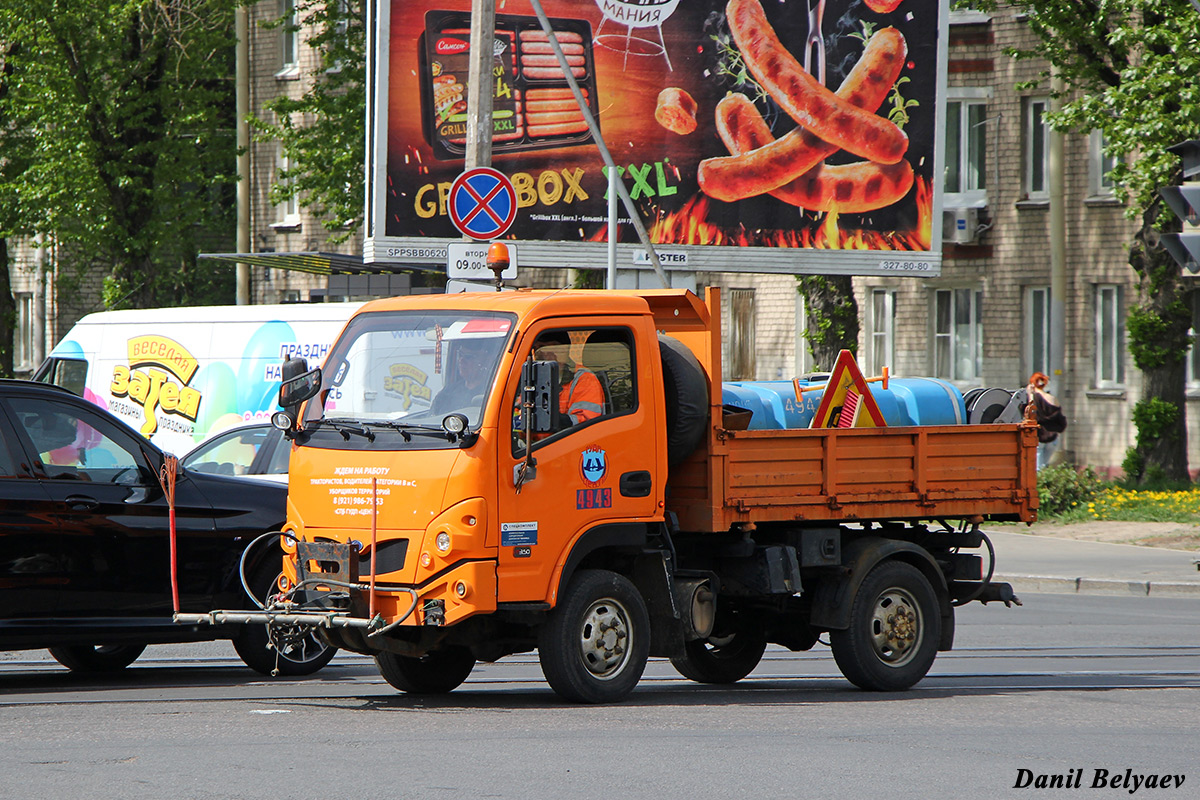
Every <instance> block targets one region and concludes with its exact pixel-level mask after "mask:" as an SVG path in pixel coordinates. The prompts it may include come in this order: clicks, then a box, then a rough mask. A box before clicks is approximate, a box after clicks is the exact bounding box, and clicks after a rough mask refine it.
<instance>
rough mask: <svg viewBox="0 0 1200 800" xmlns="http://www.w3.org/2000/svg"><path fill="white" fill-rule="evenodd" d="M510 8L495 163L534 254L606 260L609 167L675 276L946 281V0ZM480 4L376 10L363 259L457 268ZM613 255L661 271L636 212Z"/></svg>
mask: <svg viewBox="0 0 1200 800" xmlns="http://www.w3.org/2000/svg"><path fill="white" fill-rule="evenodd" d="M541 5H542V7H543V8H544V10H545V14H546V15H547V16H548V17H549V18H550V24H551V27H552V28H553V30H554V34H555V37H556V39H557V41H558V44H559V45H560V48H561V50H562V53H563V55H564V56H565V59H566V62H567V64H566V71H564V69H563V67H562V65H561V63H560V62H559V61H558V58H557V56H556V55H555V54H554V52H553V48H552V47H551V45H550V42H549V41H548V37H547V35H546V32H545V31H544V29H543V27H542V25H541V24H540V21H539V19H538V18H537V16H535V12H534V9H533V7H532V6H531V5H530V3H529V0H496V11H497V15H496V30H495V36H494V39H493V44H492V49H493V78H494V85H492V86H491V87H489V88H490V91H491V92H492V95H493V116H492V124H493V129H494V136H493V150H492V162H491V163H492V166H493V167H494V168H496V169H497V170H499V171H501V172H503V173H504V174H505V175H507V176H508V178H509V179H510V181H511V182H512V184H513V186H514V188H515V190H516V195H517V205H518V210H517V215H516V219H515V221H514V222H513V224H512V227H511V229H510V230H509V231H508V233H507V234H506V235H505V238H506V239H508V240H514V241H515V242H517V244H518V247H519V250H520V257H521V263H522V264H523V265H525V266H548V267H562V266H571V267H577V268H578V267H584V268H586V267H602V266H604V265H605V263H606V261H607V241H608V197H607V194H608V176H607V172H608V170H607V168H606V166H605V162H604V159H603V158H602V154H601V151H600V149H599V147H598V146H597V143H596V141H595V139H594V137H593V134H592V132H591V131H590V130H589V128H588V126H587V125H586V122H585V119H584V115H583V113H582V112H581V110H580V107H579V104H578V103H577V102H576V99H575V97H574V94H573V91H572V89H571V87H570V85H569V83H568V80H567V73H568V72H569V73H570V75H571V76H572V77H574V79H575V81H576V83H577V85H578V87H579V89H580V91H581V93H582V95H583V97H584V101H585V103H586V105H587V108H588V110H589V111H590V112H591V115H592V116H593V117H594V118H595V120H596V121H597V123H598V127H599V131H600V135H601V137H602V138H603V140H604V143H605V144H606V145H607V147H608V149H609V151H610V152H611V153H612V157H613V160H614V162H615V164H616V166H617V170H618V172H619V174H620V175H621V178H622V180H623V181H624V183H625V186H626V188H627V190H628V192H629V194H630V197H631V198H632V199H633V201H634V203H635V204H636V206H637V208H638V211H639V214H640V216H641V218H642V220H643V222H644V224H645V226H646V229H647V231H648V233H649V236H650V239H651V241H652V242H653V243H654V245H655V249H656V251H658V252H660V253H661V254H663V255H664V256H665V257H664V258H663V264H664V266H666V267H667V268H668V269H669V268H672V267H673V268H680V269H689V270H713V271H751V272H782V273H801V272H813V273H826V274H829V273H841V274H914V275H921V276H932V275H937V274H938V273H939V271H940V264H941V253H940V248H941V180H940V175H941V172H942V156H941V151H942V147H941V130H942V124H943V123H942V120H943V109H942V106H943V97H944V87H945V73H946V69H945V64H946V31H947V14H948V11H947V8H946V4H945V2H944V0H829V1H828V2H826V0H810V2H809V3H808V4H807V6H806V5H805V4H804V3H800V2H795V0H791V2H781V0H687V2H681V1H680V0H543V2H542V4H541ZM470 8H471V3H470V0H375V2H374V4H373V5H372V6H370V9H371V11H370V13H371V18H370V20H369V23H370V25H371V32H370V35H371V40H370V47H369V62H370V63H369V64H368V67H369V69H370V70H371V78H372V81H373V84H372V87H371V91H370V92H369V93H368V94H369V99H368V104H369V108H368V131H369V133H368V144H369V146H368V165H367V167H368V176H369V181H368V184H369V185H368V199H367V238H366V243H365V247H364V256H365V260H367V261H368V262H387V261H392V262H403V263H415V264H431V265H432V264H444V263H445V259H446V245H447V244H448V242H450V241H453V240H458V239H460V236H459V234H458V232H457V231H456V230H455V228H454V225H453V222H452V220H451V214H450V210H449V209H448V208H447V199H448V195H449V190H450V187H451V186H452V185H453V183H454V181H455V179H456V178H457V177H458V175H459V174H460V173H461V172H462V171H463V165H464V152H465V145H466V105H467V97H468V93H469V91H470V88H469V86H468V85H467V72H468V59H469V39H470V37H469V29H470ZM619 212H620V220H621V223H620V224H619V226H618V234H617V241H618V266H620V267H622V268H629V267H633V266H635V265H643V268H646V266H645V265H647V264H648V262H647V259H646V253H645V251H644V248H642V247H641V246H640V244H639V239H638V235H637V232H636V230H635V228H634V226H633V225H632V224H631V223H630V221H629V217H628V215H627V214H626V213H625V209H624V208H623V207H621V208H619Z"/></svg>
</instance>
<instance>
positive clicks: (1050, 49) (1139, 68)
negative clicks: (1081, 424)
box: [973, 0, 1200, 480]
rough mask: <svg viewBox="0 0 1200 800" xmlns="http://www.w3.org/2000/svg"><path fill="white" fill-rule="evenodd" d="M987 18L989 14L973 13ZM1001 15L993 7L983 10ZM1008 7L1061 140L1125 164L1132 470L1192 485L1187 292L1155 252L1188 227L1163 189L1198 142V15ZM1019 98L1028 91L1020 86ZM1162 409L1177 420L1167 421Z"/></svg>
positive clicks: (1161, 252)
mask: <svg viewBox="0 0 1200 800" xmlns="http://www.w3.org/2000/svg"><path fill="white" fill-rule="evenodd" d="M973 5H974V6H975V7H980V6H981V3H979V2H976V3H973ZM987 5H988V6H990V7H994V6H995V4H994V3H988V4H987ZM1007 5H1008V6H1010V7H1012V8H1015V9H1017V10H1019V11H1021V12H1023V13H1025V14H1026V15H1028V17H1027V18H1028V24H1029V29H1030V31H1031V32H1032V33H1033V34H1034V36H1035V37H1036V39H1037V44H1036V45H1035V46H1034V47H1032V48H1030V49H1028V50H1021V49H1014V50H1011V51H1010V53H1011V54H1012V55H1014V56H1016V57H1017V58H1040V59H1043V60H1044V61H1046V62H1047V63H1048V64H1049V65H1050V69H1047V70H1046V71H1044V72H1043V73H1042V75H1041V76H1040V77H1039V79H1038V80H1035V81H1033V82H1031V84H1029V85H1030V86H1032V85H1037V84H1039V83H1046V82H1048V81H1049V80H1050V77H1051V71H1052V72H1053V75H1054V76H1055V77H1057V78H1059V79H1060V80H1061V81H1062V82H1063V85H1064V86H1065V89H1066V91H1065V92H1064V93H1063V105H1062V109H1061V111H1060V112H1058V113H1055V114H1050V115H1047V120H1048V121H1049V123H1050V124H1051V125H1052V126H1053V127H1054V128H1055V129H1056V130H1060V131H1077V132H1087V131H1091V130H1099V131H1101V132H1102V133H1103V135H1104V140H1105V143H1106V144H1105V146H1106V149H1107V153H1108V154H1109V155H1111V156H1115V157H1117V166H1116V168H1115V169H1114V170H1113V172H1112V178H1113V180H1114V182H1115V183H1116V186H1117V192H1118V196H1119V197H1120V198H1121V199H1122V200H1123V201H1125V202H1126V204H1127V213H1128V215H1129V216H1130V217H1131V218H1134V219H1137V218H1140V219H1141V223H1142V224H1141V228H1140V230H1139V231H1138V233H1137V234H1136V236H1135V237H1134V241H1133V242H1132V243H1131V244H1130V256H1129V263H1130V265H1131V266H1132V267H1133V270H1134V272H1135V273H1137V277H1138V284H1139V292H1138V298H1137V301H1136V302H1135V303H1132V304H1131V307H1130V310H1129V321H1128V326H1127V330H1128V334H1129V350H1130V354H1131V356H1132V357H1133V362H1134V364H1135V365H1136V366H1137V368H1138V369H1140V370H1141V371H1142V372H1143V374H1144V377H1145V380H1144V382H1143V385H1144V388H1145V394H1144V397H1143V399H1142V400H1141V401H1139V402H1138V404H1137V407H1136V408H1135V409H1134V415H1133V417H1134V421H1135V424H1136V425H1137V428H1138V435H1137V444H1136V446H1135V447H1134V448H1133V449H1132V450H1131V452H1130V453H1129V455H1128V457H1127V458H1126V460H1125V468H1126V471H1127V473H1128V474H1129V477H1130V478H1132V479H1134V480H1147V479H1149V480H1157V479H1164V478H1165V479H1168V480H1186V479H1187V477H1188V463H1187V427H1186V426H1187V419H1186V416H1185V414H1184V408H1185V402H1184V381H1185V376H1184V358H1185V357H1186V354H1187V348H1188V345H1189V344H1190V341H1191V337H1190V336H1189V334H1188V329H1189V328H1190V327H1191V315H1190V313H1189V310H1188V303H1187V299H1188V298H1187V296H1186V295H1187V292H1188V291H1190V290H1189V289H1187V288H1186V286H1185V283H1184V282H1183V281H1182V280H1181V277H1182V275H1181V270H1180V267H1179V265H1178V264H1176V263H1175V261H1174V260H1172V258H1171V256H1170V255H1169V254H1168V253H1167V252H1166V250H1165V249H1164V248H1163V247H1162V246H1161V244H1160V243H1159V234H1160V233H1161V232H1163V231H1165V230H1172V229H1173V230H1179V225H1180V222H1179V220H1178V219H1176V218H1175V217H1174V215H1173V214H1171V211H1170V209H1169V208H1167V207H1166V206H1165V204H1163V203H1161V202H1160V201H1159V197H1158V189H1159V188H1160V187H1161V186H1164V185H1168V184H1171V183H1177V182H1178V180H1179V163H1178V158H1177V157H1176V156H1175V155H1173V154H1171V153H1169V152H1167V149H1166V148H1167V147H1169V146H1170V145H1173V144H1176V143H1178V142H1181V141H1184V140H1187V139H1192V138H1195V137H1196V136H1198V135H1200V84H1197V82H1196V74H1197V70H1198V68H1200V14H1197V13H1196V10H1195V9H1194V8H1193V7H1192V5H1191V3H1190V2H1189V0H1027V1H1024V2H1010V3H1008V4H1007ZM1018 88H1025V87H1024V86H1021V87H1018ZM1166 409H1171V411H1169V412H1168V411H1167V410H1166Z"/></svg>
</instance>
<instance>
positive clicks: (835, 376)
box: [808, 350, 887, 428]
mask: <svg viewBox="0 0 1200 800" xmlns="http://www.w3.org/2000/svg"><path fill="white" fill-rule="evenodd" d="M808 427H810V428H886V427H887V422H885V421H884V419H883V412H881V411H880V410H879V404H878V403H876V402H875V398H874V397H872V396H871V390H870V389H868V388H867V381H866V379H865V378H863V375H862V373H861V372H860V371H859V369H858V363H857V362H856V361H855V360H854V355H853V354H852V353H851V352H850V351H849V350H843V351H842V352H840V353H838V357H837V363H835V364H834V365H833V372H832V373H831V374H830V375H829V383H827V384H825V391H824V393H823V394H822V395H821V404H820V405H819V406H817V413H816V414H813V418H812V424H810V425H809V426H808Z"/></svg>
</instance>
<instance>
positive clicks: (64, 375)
mask: <svg viewBox="0 0 1200 800" xmlns="http://www.w3.org/2000/svg"><path fill="white" fill-rule="evenodd" d="M87 371H88V362H86V361H84V360H83V359H79V358H52V359H50V360H49V361H47V362H46V363H45V365H44V366H43V367H42V368H40V369H38V371H37V374H36V375H34V376H33V379H34V380H35V381H38V382H40V383H52V384H54V385H55V386H61V387H63V388H64V389H66V390H67V391H68V392H70V393H71V394H73V395H77V396H78V397H83V387H84V386H86V385H87Z"/></svg>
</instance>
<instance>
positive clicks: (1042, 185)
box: [1024, 97, 1050, 200]
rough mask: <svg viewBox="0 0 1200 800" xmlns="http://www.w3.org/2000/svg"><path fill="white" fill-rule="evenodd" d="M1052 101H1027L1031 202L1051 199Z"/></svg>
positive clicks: (1027, 171)
mask: <svg viewBox="0 0 1200 800" xmlns="http://www.w3.org/2000/svg"><path fill="white" fill-rule="evenodd" d="M1049 110H1050V100H1049V99H1048V98H1045V97H1030V98H1026V100H1025V141H1024V153H1025V194H1026V196H1027V197H1028V198H1029V199H1030V200H1046V199H1048V198H1049V197H1050V188H1049V184H1048V182H1047V181H1048V176H1049V173H1050V127H1049V126H1048V125H1047V124H1046V112H1047V111H1049Z"/></svg>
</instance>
